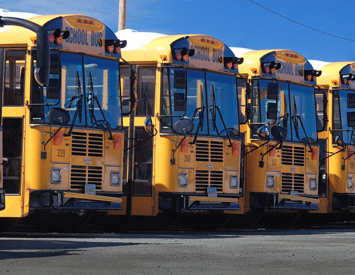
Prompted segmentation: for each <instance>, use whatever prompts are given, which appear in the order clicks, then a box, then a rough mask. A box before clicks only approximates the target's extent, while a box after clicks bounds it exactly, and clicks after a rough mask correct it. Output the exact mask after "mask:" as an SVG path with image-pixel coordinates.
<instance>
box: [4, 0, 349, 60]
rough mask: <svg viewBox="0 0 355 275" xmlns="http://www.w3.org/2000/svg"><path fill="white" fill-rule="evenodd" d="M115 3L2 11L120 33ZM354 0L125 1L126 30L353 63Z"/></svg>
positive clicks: (18, 3)
mask: <svg viewBox="0 0 355 275" xmlns="http://www.w3.org/2000/svg"><path fill="white" fill-rule="evenodd" d="M118 5H119V0H105V1H101V0H85V1H73V0H61V1H59V0H51V1H48V0H15V1H14V0H1V1H0V8H2V9H7V10H10V11H14V12H31V13H37V14H42V15H45V14H84V15H88V16H91V17H94V18H96V19H98V20H99V21H101V22H103V23H104V24H106V25H107V26H108V27H109V28H110V29H111V30H112V31H114V32H116V31H117V30H118V10H119V7H118ZM354 12H355V1H344V2H343V1H339V0H312V1H311V0H297V1H295V0H288V1H281V0H268V1H265V0H217V1H216V0H179V1H175V0H127V21H126V27H127V28H129V29H134V30H137V31H144V32H158V33H163V34H206V35H210V36H213V37H215V38H217V39H219V40H220V41H222V42H224V43H225V44H226V45H228V46H229V47H243V48H249V49H254V50H260V49H289V50H293V51H296V52H298V53H299V54H301V55H303V56H304V57H306V58H307V59H312V60H314V59H315V60H322V61H326V62H335V61H355V31H352V24H353V22H354V19H353V14H354Z"/></svg>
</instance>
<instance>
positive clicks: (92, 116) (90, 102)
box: [87, 73, 113, 140]
mask: <svg viewBox="0 0 355 275" xmlns="http://www.w3.org/2000/svg"><path fill="white" fill-rule="evenodd" d="M89 85H90V86H89V93H88V98H87V101H88V107H89V113H90V119H91V124H95V125H97V126H98V122H100V121H101V122H102V121H103V122H104V123H103V124H105V125H106V129H107V131H108V132H109V135H110V137H109V139H110V140H112V139H113V135H112V132H111V125H110V123H109V122H108V121H107V120H106V117H105V114H104V112H103V110H102V108H101V104H100V101H99V100H98V98H97V96H95V94H94V84H93V82H92V75H91V73H89ZM95 102H96V104H97V106H98V107H99V110H100V113H101V115H102V118H103V120H97V119H96V116H95V109H94V107H95Z"/></svg>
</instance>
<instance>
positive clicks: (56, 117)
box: [47, 108, 70, 126]
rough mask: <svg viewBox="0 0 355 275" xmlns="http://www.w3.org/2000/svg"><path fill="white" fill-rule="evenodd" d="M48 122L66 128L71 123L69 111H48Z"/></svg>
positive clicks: (53, 109) (55, 109)
mask: <svg viewBox="0 0 355 275" xmlns="http://www.w3.org/2000/svg"><path fill="white" fill-rule="evenodd" d="M47 116H48V120H49V122H50V123H51V124H54V125H60V126H65V125H67V124H68V123H69V121H70V115H69V112H68V111H67V110H64V109H62V108H52V109H50V110H49V111H48V114H47Z"/></svg>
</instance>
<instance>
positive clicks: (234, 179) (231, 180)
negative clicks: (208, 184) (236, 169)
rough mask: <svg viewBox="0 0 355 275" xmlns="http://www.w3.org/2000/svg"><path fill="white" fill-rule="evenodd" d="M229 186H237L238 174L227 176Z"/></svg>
mask: <svg viewBox="0 0 355 275" xmlns="http://www.w3.org/2000/svg"><path fill="white" fill-rule="evenodd" d="M229 186H230V188H238V187H239V176H238V175H231V176H230V178H229Z"/></svg>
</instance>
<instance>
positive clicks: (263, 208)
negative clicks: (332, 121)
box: [239, 50, 320, 213]
mask: <svg viewBox="0 0 355 275" xmlns="http://www.w3.org/2000/svg"><path fill="white" fill-rule="evenodd" d="M241 57H242V58H244V62H243V64H241V65H240V66H239V73H240V74H241V75H242V76H244V77H246V78H248V81H249V86H248V87H247V89H246V90H245V95H244V96H241V97H240V98H241V99H242V100H244V101H245V104H244V105H245V108H244V109H243V110H244V111H243V112H244V114H245V117H246V121H247V123H246V124H244V125H241V131H242V132H244V133H245V139H246V142H245V151H246V152H245V160H244V165H245V169H246V172H245V190H244V191H245V192H246V194H245V197H246V200H247V207H248V211H249V212H252V213H265V212H279V213H288V212H297V211H305V212H307V211H309V210H316V209H318V203H319V199H318V191H319V183H318V165H319V144H318V141H317V121H316V108H315V97H314V95H313V93H314V89H315V85H316V77H317V76H319V74H320V72H318V71H316V70H314V69H313V67H312V66H311V64H310V63H309V62H308V60H307V59H306V58H305V57H303V56H302V55H300V54H299V53H297V52H294V51H291V50H258V51H251V52H248V53H245V54H243V55H242V56H241Z"/></svg>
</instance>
